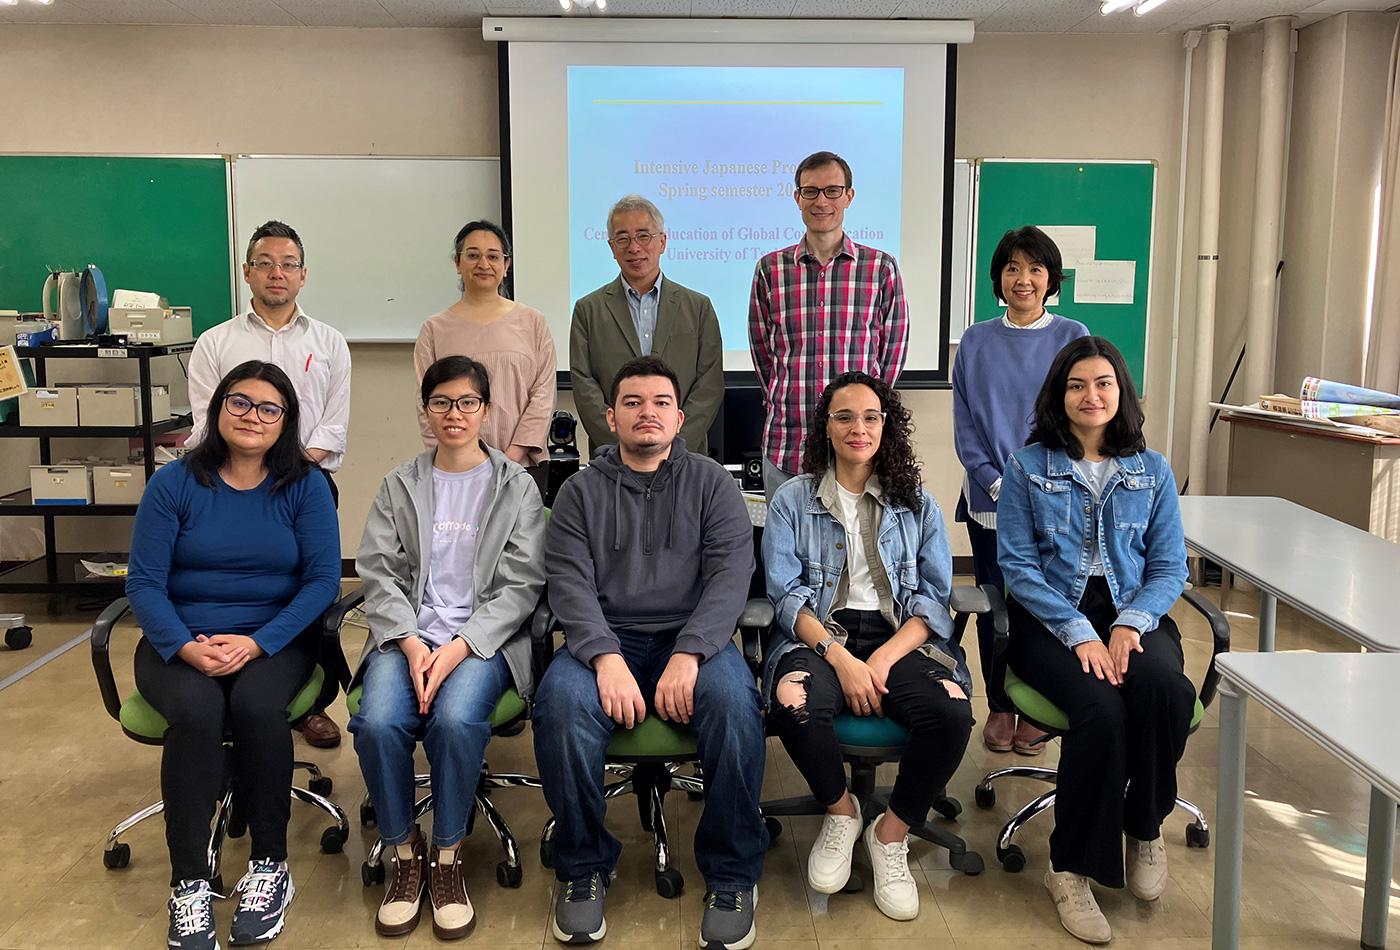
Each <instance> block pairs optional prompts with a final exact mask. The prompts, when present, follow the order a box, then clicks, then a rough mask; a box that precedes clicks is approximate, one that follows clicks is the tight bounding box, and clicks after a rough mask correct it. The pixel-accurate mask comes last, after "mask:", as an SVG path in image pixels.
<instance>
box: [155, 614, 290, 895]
mask: <svg viewBox="0 0 1400 950" xmlns="http://www.w3.org/2000/svg"><path fill="white" fill-rule="evenodd" d="M315 651H316V637H315V632H314V631H310V632H308V633H305V634H302V635H301V636H299V637H297V639H296V640H293V641H292V642H291V643H289V644H288V645H287V646H286V647H284V648H283V649H282V650H280V651H279V652H277V653H276V654H274V655H273V656H261V657H258V658H257V659H256V660H250V661H249V662H248V663H247V664H246V665H245V666H244V667H243V669H241V670H239V671H238V672H237V673H234V674H232V675H231V676H218V677H215V676H205V675H204V674H203V673H201V672H199V671H198V670H196V669H195V668H194V667H192V666H190V665H189V664H188V663H186V662H185V661H184V660H182V659H180V658H179V657H174V658H173V659H171V661H170V662H169V663H167V662H165V661H164V660H162V659H161V657H160V654H159V653H157V652H156V650H155V647H153V646H151V644H150V642H149V641H147V640H144V639H143V640H141V642H140V643H139V644H137V647H136V686H137V688H138V689H139V690H140V691H141V695H142V696H144V697H145V698H146V701H147V702H149V703H150V704H151V705H152V706H154V707H155V708H156V710H157V711H158V712H159V713H160V714H161V715H162V716H164V717H165V718H166V720H167V721H168V722H169V723H170V728H169V730H168V731H167V732H166V733H165V746H164V748H163V750H162V754H161V762H160V792H161V798H162V799H164V800H165V843H166V846H167V847H168V848H169V849H170V881H171V886H172V887H173V886H175V885H176V884H178V883H179V882H180V881H189V880H195V879H198V878H202V877H205V876H206V875H208V873H209V868H208V858H207V854H206V850H207V848H208V845H209V825H210V822H211V820H212V819H213V817H214V806H215V803H216V802H217V800H218V798H219V793H220V791H221V790H222V788H223V781H224V766H225V754H224V750H223V742H224V736H225V734H229V735H232V737H233V771H234V780H235V781H236V782H237V783H238V804H239V808H240V811H241V814H242V815H243V816H244V817H245V818H246V820H247V822H248V831H249V836H250V837H251V839H252V842H251V843H252V854H251V857H252V858H254V859H257V858H269V859H271V860H274V861H285V860H286V859H287V822H288V821H290V820H291V816H292V802H291V791H290V789H291V785H292V734H291V732H290V731H289V730H288V728H287V704H288V703H290V702H291V701H292V697H293V696H295V695H296V694H297V691H298V690H300V689H301V688H302V687H303V686H304V685H306V681H307V680H308V679H310V678H311V670H312V667H313V666H315V663H316V652H315Z"/></svg>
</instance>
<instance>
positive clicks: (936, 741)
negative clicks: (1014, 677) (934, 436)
mask: <svg viewBox="0 0 1400 950" xmlns="http://www.w3.org/2000/svg"><path fill="white" fill-rule="evenodd" d="M910 429H911V425H910V416H909V410H907V409H906V408H904V405H903V404H902V403H901V402H900V400H899V395H898V394H897V393H896V392H895V391H894V390H893V389H891V388H890V387H889V385H888V384H886V383H885V382H884V381H882V380H879V379H875V378H874V377H871V376H868V375H866V374H865V373H846V374H844V375H842V376H839V377H837V378H836V379H835V380H833V381H832V383H831V385H829V386H827V388H826V391H825V392H823V393H822V396H821V401H820V402H819V403H818V405H817V411H816V413H815V415H814V416H813V417H812V428H811V431H810V432H808V434H807V441H806V445H805V448H804V451H803V459H802V471H803V474H802V475H800V476H798V477H797V478H794V479H792V480H791V481H789V482H787V483H786V484H785V485H783V486H782V487H781V488H779V489H778V491H777V492H776V493H775V494H774V495H773V501H772V503H771V505H770V506H769V510H768V524H767V527H766V528H765V529H764V532H763V560H764V565H765V570H766V573H767V584H768V598H769V599H770V600H771V601H772V602H773V604H774V607H775V610H776V614H777V619H776V627H775V633H774V635H773V637H772V642H771V643H770V644H769V655H768V660H767V662H766V664H765V670H764V673H765V681H766V685H767V692H768V694H769V695H770V696H771V698H772V704H771V705H770V708H769V715H770V717H771V722H772V724H773V726H774V728H775V730H776V731H777V733H778V735H779V736H780V737H781V738H782V741H783V745H784V747H785V748H786V749H787V750H788V754H789V755H791V756H792V760H793V762H794V763H795V764H796V765H797V769H798V771H800V772H801V773H802V776H803V778H805V779H806V780H807V784H808V785H810V786H811V788H812V794H813V796H814V797H815V798H816V799H817V801H819V802H821V803H822V805H824V806H825V807H826V810H827V811H826V815H825V817H824V818H823V819H822V827H821V831H820V832H819V833H818V835H817V840H816V842H815V843H814V844H813V846H812V851H811V854H810V855H809V856H808V859H807V880H808V882H809V883H810V884H811V886H812V888H813V889H814V890H817V891H820V892H822V893H824V894H834V893H836V892H837V891H839V890H841V888H842V887H843V886H844V885H845V884H846V880H847V878H849V877H850V873H851V852H852V850H853V849H854V848H855V842H856V839H857V838H858V837H861V811H860V803H859V802H857V801H856V800H855V796H853V795H851V794H850V792H849V791H848V790H847V787H846V772H845V768H844V766H843V764H842V761H841V749H840V746H839V744H838V742H837V738H836V730H835V726H834V722H835V717H836V715H837V714H838V713H840V712H842V711H843V710H850V712H852V713H853V714H855V715H857V716H871V715H874V716H888V717H890V718H891V719H893V720H894V721H895V722H897V723H898V724H899V725H901V726H903V727H904V729H905V730H906V731H907V733H908V736H909V739H908V745H907V747H906V749H905V752H904V755H903V757H902V758H901V759H900V763H899V777H898V778H897V779H896V780H895V785H894V790H893V791H892V793H891V794H890V805H889V808H888V809H887V810H886V811H885V812H884V814H882V815H881V816H880V817H879V818H877V819H876V820H875V821H874V822H872V823H871V824H870V827H869V828H868V829H865V835H864V839H865V846H866V849H867V850H868V851H869V854H870V864H871V866H872V868H873V869H874V872H875V889H874V890H875V904H876V906H878V907H879V908H880V910H881V911H882V912H883V913H884V914H885V915H886V916H888V917H892V918H894V919H895V920H912V919H913V918H914V917H916V916H918V913H919V891H918V888H917V886H916V885H915V883H914V878H913V876H912V875H910V873H909V864H908V857H907V855H908V851H909V846H908V833H909V827H910V826H911V825H915V824H919V823H921V822H922V821H923V820H924V818H925V817H926V816H927V815H928V812H929V808H930V807H931V806H932V804H933V800H934V798H935V797H936V796H937V795H938V794H939V793H940V792H941V791H942V789H943V788H944V786H945V785H946V784H947V782H948V779H949V778H950V777H951V776H952V774H953V772H954V771H955V770H956V769H957V767H958V763H959V762H960V761H962V756H963V751H964V750H965V749H966V748H967V741H968V736H969V735H971V732H972V709H971V706H970V704H969V703H968V700H967V697H968V695H969V692H970V689H971V686H972V679H971V675H970V674H969V673H968V669H967V663H966V661H965V658H964V656H963V652H962V648H961V647H959V646H958V645H957V644H956V643H954V642H953V639H952V633H953V622H952V618H951V617H950V616H949V613H948V597H949V594H950V593H951V584H952V575H953V562H952V555H951V554H950V552H949V549H948V536H947V532H946V530H945V529H944V526H943V513H942V512H941V511H939V508H938V504H937V503H936V502H935V501H934V500H933V496H932V495H930V494H929V493H928V492H927V491H925V490H924V488H923V487H922V484H921V481H920V476H919V464H918V461H917V460H916V459H915V457H914V449H913V446H912V445H911V443H910Z"/></svg>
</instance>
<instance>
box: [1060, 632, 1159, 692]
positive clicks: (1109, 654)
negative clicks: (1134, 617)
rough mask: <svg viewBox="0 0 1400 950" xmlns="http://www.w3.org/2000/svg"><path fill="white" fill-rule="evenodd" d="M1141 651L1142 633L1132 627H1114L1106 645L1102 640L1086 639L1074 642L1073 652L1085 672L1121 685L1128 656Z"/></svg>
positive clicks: (1126, 671) (1125, 673)
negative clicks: (1077, 642) (1081, 641)
mask: <svg viewBox="0 0 1400 950" xmlns="http://www.w3.org/2000/svg"><path fill="white" fill-rule="evenodd" d="M1141 652H1142V634H1140V633H1138V632H1137V631H1136V630H1134V629H1133V628H1132V627H1114V628H1113V632H1112V633H1110V634H1109V637H1108V646H1104V644H1103V641H1102V640H1086V641H1085V642H1083V643H1079V644H1076V645H1075V647H1074V653H1075V655H1076V656H1078V657H1079V665H1080V667H1081V668H1082V669H1083V670H1084V672H1085V673H1092V674H1094V676H1096V677H1098V678H1099V679H1101V680H1108V682H1110V683H1112V684H1113V685H1114V686H1122V685H1123V678H1124V677H1125V676H1126V675H1127V673H1128V658H1129V657H1130V656H1132V655H1133V654H1134V653H1141Z"/></svg>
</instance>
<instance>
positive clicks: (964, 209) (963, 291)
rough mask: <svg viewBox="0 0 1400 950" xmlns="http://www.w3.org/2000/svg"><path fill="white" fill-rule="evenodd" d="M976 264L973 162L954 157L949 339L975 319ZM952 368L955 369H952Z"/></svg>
mask: <svg viewBox="0 0 1400 950" xmlns="http://www.w3.org/2000/svg"><path fill="white" fill-rule="evenodd" d="M971 268H972V162H971V161H970V160H968V159H966V158H959V159H955V160H954V161H953V263H952V267H951V270H952V273H951V274H950V275H949V277H950V283H951V284H952V293H951V294H950V295H949V298H948V299H949V301H950V303H949V305H948V342H949V343H957V342H958V341H959V340H961V339H962V334H963V330H965V329H967V325H968V324H969V323H970V322H971V320H970V315H971V313H972V284H973V282H974V281H977V280H980V279H981V277H980V275H978V274H973V273H972V272H971ZM950 372H951V371H950Z"/></svg>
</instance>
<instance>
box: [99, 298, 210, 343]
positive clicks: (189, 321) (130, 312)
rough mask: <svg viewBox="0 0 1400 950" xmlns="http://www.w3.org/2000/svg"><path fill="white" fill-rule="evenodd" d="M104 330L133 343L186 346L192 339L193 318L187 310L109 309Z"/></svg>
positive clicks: (180, 308) (185, 308) (181, 308)
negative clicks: (183, 344)
mask: <svg viewBox="0 0 1400 950" xmlns="http://www.w3.org/2000/svg"><path fill="white" fill-rule="evenodd" d="M107 328H108V332H111V333H124V334H126V338H127V340H129V341H130V342H132V343H155V344H163V343H188V342H190V341H191V340H193V339H194V318H193V317H192V315H191V311H190V308H188V307H176V308H173V309H170V310H164V309H159V308H153V307H152V308H140V309H138V308H134V307H112V308H111V309H110V310H108V311H107Z"/></svg>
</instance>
